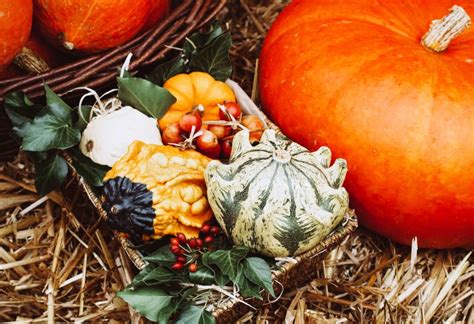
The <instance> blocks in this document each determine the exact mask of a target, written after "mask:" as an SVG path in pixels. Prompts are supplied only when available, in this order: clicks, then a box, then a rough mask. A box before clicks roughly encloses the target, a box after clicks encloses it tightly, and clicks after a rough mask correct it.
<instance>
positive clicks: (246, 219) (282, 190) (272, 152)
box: [205, 130, 349, 257]
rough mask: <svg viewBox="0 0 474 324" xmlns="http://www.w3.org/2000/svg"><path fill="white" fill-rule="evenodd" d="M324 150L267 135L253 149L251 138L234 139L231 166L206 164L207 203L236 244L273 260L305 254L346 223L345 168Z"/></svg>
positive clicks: (243, 135)
mask: <svg viewBox="0 0 474 324" xmlns="http://www.w3.org/2000/svg"><path fill="white" fill-rule="evenodd" d="M330 162H331V151H330V150H329V149H328V148H327V147H322V148H320V149H319V150H318V151H316V152H313V153H310V152H309V151H308V150H307V149H305V148H304V147H303V146H301V145H299V144H297V143H294V142H292V141H290V140H289V139H287V138H286V137H283V136H282V135H279V134H276V133H275V131H273V130H266V131H265V132H264V134H263V136H262V139H261V142H260V144H258V145H256V146H252V145H251V144H250V141H249V133H248V132H247V131H241V132H239V133H238V134H236V136H235V137H234V142H233V146H232V155H231V158H230V163H229V164H222V163H220V162H219V161H212V162H211V163H209V165H208V167H207V169H206V173H205V178H206V184H207V193H208V199H209V203H210V205H211V207H212V210H213V211H214V214H215V217H216V219H217V221H218V222H219V224H220V225H221V227H222V228H223V229H224V231H225V233H226V234H227V236H228V237H229V238H231V239H232V241H233V242H234V243H235V244H239V245H245V246H247V247H249V248H250V249H252V250H253V251H254V252H257V253H261V254H264V255H267V256H272V257H283V256H293V255H298V254H301V253H303V252H306V251H308V250H310V249H312V248H313V247H315V246H316V245H317V244H318V243H319V242H320V241H321V240H322V239H324V238H325V237H326V236H327V235H328V234H329V233H330V232H331V231H332V230H333V229H334V228H335V227H336V226H337V225H338V224H339V223H340V222H341V221H342V220H343V218H344V215H345V214H346V213H347V211H348V208H349V207H348V206H349V196H348V194H347V192H346V190H345V189H344V188H343V187H342V184H343V181H344V178H345V175H346V172H347V165H346V161H345V160H343V159H337V160H336V161H335V163H334V165H333V166H332V167H330Z"/></svg>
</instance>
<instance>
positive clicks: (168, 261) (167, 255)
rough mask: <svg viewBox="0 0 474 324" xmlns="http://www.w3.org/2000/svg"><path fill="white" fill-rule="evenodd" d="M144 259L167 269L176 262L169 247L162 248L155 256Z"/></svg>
mask: <svg viewBox="0 0 474 324" xmlns="http://www.w3.org/2000/svg"><path fill="white" fill-rule="evenodd" d="M144 259H145V260H146V261H148V262H151V263H154V264H157V265H162V266H166V267H171V266H172V265H173V264H174V263H175V262H176V256H175V255H174V254H173V253H171V251H170V249H169V246H168V245H164V246H162V247H161V248H159V249H158V250H156V252H154V253H153V254H151V255H148V256H146V257H144Z"/></svg>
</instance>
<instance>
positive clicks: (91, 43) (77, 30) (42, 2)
mask: <svg viewBox="0 0 474 324" xmlns="http://www.w3.org/2000/svg"><path fill="white" fill-rule="evenodd" d="M34 5H35V18H36V20H37V22H38V25H39V27H40V29H41V32H42V33H43V35H45V37H47V38H48V40H49V41H51V42H52V43H53V44H55V45H56V46H58V47H61V48H64V49H67V50H74V51H76V52H81V53H93V52H100V51H103V50H107V49H110V48H113V47H116V46H118V45H121V44H123V43H125V42H126V41H128V40H129V39H131V38H132V37H133V36H135V35H136V34H137V33H138V32H139V31H140V30H142V28H143V27H144V26H145V24H146V23H148V22H149V21H150V20H151V21H154V22H156V20H157V19H159V18H161V17H162V16H163V15H162V13H161V12H157V13H155V14H153V15H152V17H151V18H150V15H151V13H150V12H151V10H152V9H153V10H155V11H157V10H162V11H163V12H167V10H168V6H169V0H96V1H90V0H34Z"/></svg>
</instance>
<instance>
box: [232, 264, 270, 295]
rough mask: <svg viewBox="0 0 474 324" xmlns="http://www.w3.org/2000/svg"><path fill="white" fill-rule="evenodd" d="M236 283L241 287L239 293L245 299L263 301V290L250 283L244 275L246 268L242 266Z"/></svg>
mask: <svg viewBox="0 0 474 324" xmlns="http://www.w3.org/2000/svg"><path fill="white" fill-rule="evenodd" d="M235 283H236V284H237V286H238V287H239V293H240V295H242V296H243V297H246V298H251V297H253V298H257V299H260V300H262V299H263V298H262V296H261V295H260V290H261V288H260V287H259V286H257V285H255V284H253V283H252V282H251V281H249V280H248V279H247V278H246V277H245V275H244V267H243V265H242V264H241V265H240V267H239V273H238V275H237V277H236V279H235Z"/></svg>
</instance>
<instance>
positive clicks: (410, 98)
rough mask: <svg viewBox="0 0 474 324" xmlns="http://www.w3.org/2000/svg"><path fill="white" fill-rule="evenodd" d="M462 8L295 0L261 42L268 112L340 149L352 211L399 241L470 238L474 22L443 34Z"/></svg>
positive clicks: (453, 242) (460, 19) (468, 242)
mask: <svg viewBox="0 0 474 324" xmlns="http://www.w3.org/2000/svg"><path fill="white" fill-rule="evenodd" d="M454 5H458V6H460V7H462V8H464V11H465V12H464V11H463V10H462V8H459V7H456V8H455V9H453V10H452V11H451V14H449V13H450V8H452V7H453V6H454ZM465 13H467V15H470V16H471V17H473V16H474V3H473V2H472V1H470V0H456V1H454V0H437V1H432V0H420V1H395V0H377V1H375V0H318V1H313V0H294V1H292V2H291V4H290V5H289V6H288V7H287V8H286V9H285V10H284V12H283V13H282V14H281V15H280V16H279V18H278V19H277V21H276V22H275V23H274V25H273V27H272V28H271V31H270V32H269V34H268V37H267V39H266V41H265V44H264V47H263V50H262V53H261V59H260V63H261V65H260V68H261V74H260V95H261V99H262V103H263V105H264V107H265V110H266V112H267V113H268V114H269V116H270V117H271V119H272V120H273V121H275V122H276V123H277V124H278V125H279V126H280V127H281V128H282V130H283V131H284V132H285V134H287V135H288V136H289V137H290V138H292V139H293V140H295V141H297V142H299V143H301V144H303V145H304V146H306V147H308V148H309V149H311V150H314V149H316V148H317V147H319V146H322V145H327V146H329V147H330V148H331V150H332V151H333V152H334V155H336V156H342V157H344V158H345V159H346V160H347V162H348V166H349V173H348V178H347V181H346V185H345V187H346V188H347V189H348V191H349V194H350V195H351V203H352V207H354V208H355V209H356V211H357V212H358V214H359V215H360V220H361V223H363V224H364V225H365V226H367V227H369V228H371V229H373V230H375V231H377V232H378V233H381V234H383V235H385V236H388V237H389V238H391V239H393V240H395V241H397V242H400V243H404V244H409V243H410V242H411V240H412V238H413V237H415V236H416V237H417V238H418V244H419V246H422V247H434V248H452V247H472V246H474V109H473V108H474V29H473V28H470V29H466V30H464V32H462V33H461V34H460V35H456V34H451V32H453V31H455V30H458V31H461V30H463V29H464V28H465V27H467V26H468V25H469V23H468V21H469V19H468V17H467V16H466V14H465ZM448 14H449V15H448ZM445 16H447V17H446V18H445V19H444V22H445V23H446V24H445V25H444V27H443V26H441V25H439V24H435V25H433V26H432V27H433V28H430V24H431V23H432V21H433V20H436V19H441V18H443V17H445ZM440 26H441V27H440ZM428 31H429V32H428ZM425 34H426V37H424V35H425ZM456 36H457V37H456ZM422 39H423V42H422ZM448 40H452V42H451V44H449V46H448V47H447V48H445V47H446V45H448ZM443 45H444V46H443Z"/></svg>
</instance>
